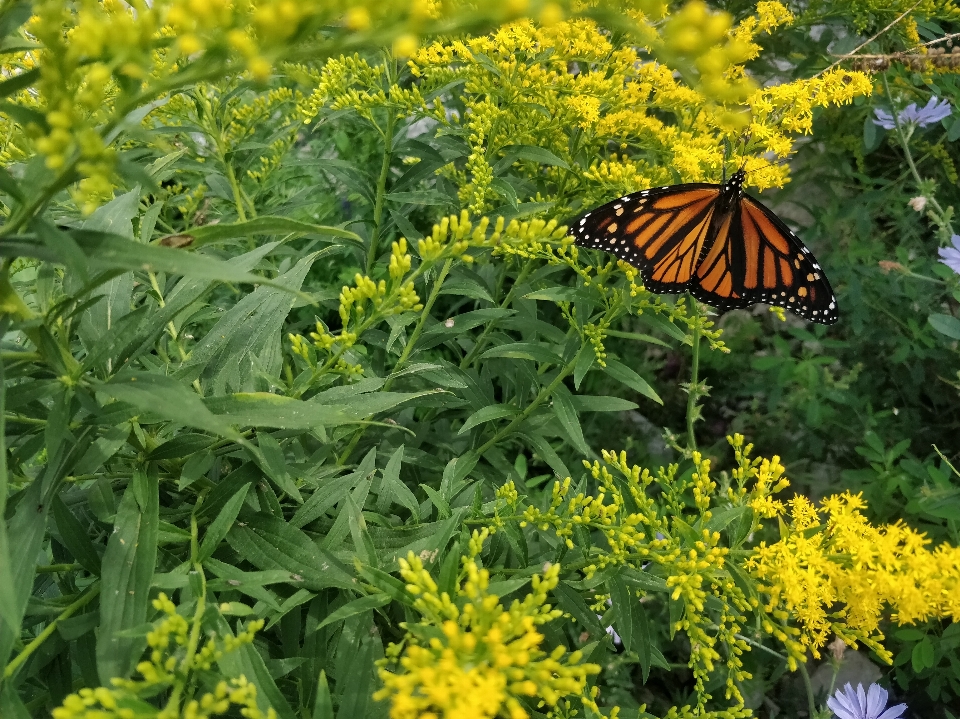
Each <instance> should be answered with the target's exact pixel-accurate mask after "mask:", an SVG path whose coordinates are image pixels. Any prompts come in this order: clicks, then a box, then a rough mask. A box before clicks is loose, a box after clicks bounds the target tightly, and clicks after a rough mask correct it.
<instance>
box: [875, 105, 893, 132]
mask: <svg viewBox="0 0 960 719" xmlns="http://www.w3.org/2000/svg"><path fill="white" fill-rule="evenodd" d="M873 114H874V115H876V116H877V117H876V119H875V120H874V121H873V124H874V125H879V126H880V127H882V128H883V129H884V130H893V129H894V128H895V127H896V125H895V124H894V122H893V115H891V114H890V113H889V112H886V111H884V110H881V109H880V108H876V109H875V110H874V111H873Z"/></svg>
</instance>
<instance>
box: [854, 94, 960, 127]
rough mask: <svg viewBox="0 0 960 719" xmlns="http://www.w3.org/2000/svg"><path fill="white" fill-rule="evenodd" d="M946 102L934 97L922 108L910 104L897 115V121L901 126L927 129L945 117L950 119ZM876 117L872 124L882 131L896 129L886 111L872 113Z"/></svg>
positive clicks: (891, 116)
mask: <svg viewBox="0 0 960 719" xmlns="http://www.w3.org/2000/svg"><path fill="white" fill-rule="evenodd" d="M952 111H953V110H952V108H951V107H950V102H949V101H948V100H939V101H938V100H937V97H936V95H934V96H933V97H931V98H930V101H929V102H928V103H927V104H926V105H924V106H923V107H921V108H919V109H917V103H915V102H911V103H910V104H909V105H907V107H906V108H905V109H903V110H901V111H900V112H899V113H897V119H898V120H900V124H901V125H914V126H916V127H927V126H928V125H932V124H933V123H935V122H940V121H941V120H943V119H944V118H946V117H950V113H951V112H952ZM873 114H874V115H876V119H874V121H873V124H875V125H879V126H880V127H882V128H883V129H884V130H894V129H896V127H897V124H896V122H895V121H894V119H893V115H891V114H890V113H889V112H887V111H886V110H881V109H880V108H877V109H875V110H874V111H873Z"/></svg>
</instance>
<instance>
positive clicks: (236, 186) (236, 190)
mask: <svg viewBox="0 0 960 719" xmlns="http://www.w3.org/2000/svg"><path fill="white" fill-rule="evenodd" d="M220 162H221V163H223V168H224V169H225V170H226V172H227V180H228V181H229V182H230V189H231V190H233V204H234V205H236V206H237V219H238V220H240V222H246V221H247V213H246V212H245V211H244V209H243V195H241V194H240V183H239V182H237V176H236V174H235V173H234V172H233V167H231V165H230V163H229V162H227V158H226V157H225V156H224V155H223V153H220Z"/></svg>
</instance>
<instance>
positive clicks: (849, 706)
mask: <svg viewBox="0 0 960 719" xmlns="http://www.w3.org/2000/svg"><path fill="white" fill-rule="evenodd" d="M886 705H887V690H886V689H884V688H883V687H881V686H880V685H879V684H871V685H870V689H868V690H867V691H866V692H865V691H863V684H857V688H856V689H854V688H853V687H852V686H850V684H847V685H846V686H845V687H844V688H843V689H842V690H840V689H838V690H837V693H836V694H835V695H834V696H832V697H830V698H829V699H827V706H828V707H830V710H831V711H832V712H833V713H834V714H836V715H837V717H838V719H900V717H901V715H902V714H903V712H904V710H905V709H906V708H907V705H906V704H897V705H896V706H892V707H890V708H889V709H887V710H886V711H884V707H885V706H886Z"/></svg>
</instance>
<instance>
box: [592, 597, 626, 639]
mask: <svg viewBox="0 0 960 719" xmlns="http://www.w3.org/2000/svg"><path fill="white" fill-rule="evenodd" d="M607 606H608V607H612V606H613V600H612V599H607ZM597 619H603V617H602V616H600V615H599V614H598V615H597ZM607 634H609V635H610V638H611V639H613V643H614V644H616V645H617V646H620V644H621V641H620V635H619V634H617V630H616V629H614V628H613V627H612V626H609V627H607Z"/></svg>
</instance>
